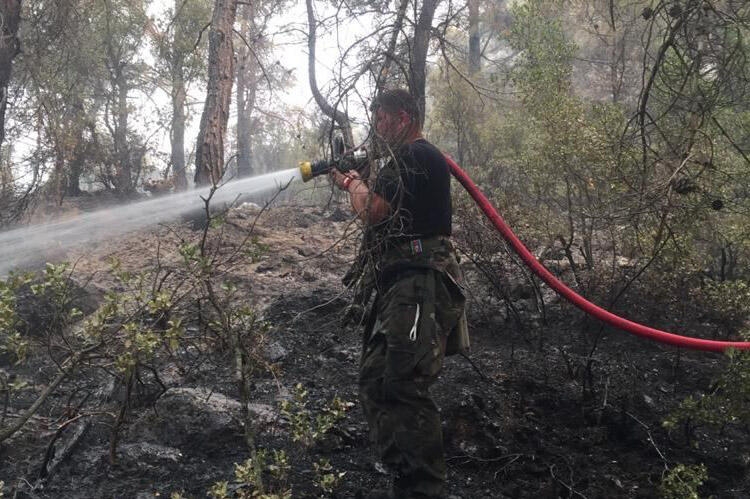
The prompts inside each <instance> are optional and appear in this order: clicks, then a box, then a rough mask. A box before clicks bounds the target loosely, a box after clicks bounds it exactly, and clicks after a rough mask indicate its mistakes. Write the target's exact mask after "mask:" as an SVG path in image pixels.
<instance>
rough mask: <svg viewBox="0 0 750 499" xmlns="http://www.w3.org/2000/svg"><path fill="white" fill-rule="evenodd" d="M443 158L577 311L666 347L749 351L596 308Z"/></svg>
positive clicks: (530, 264)
mask: <svg viewBox="0 0 750 499" xmlns="http://www.w3.org/2000/svg"><path fill="white" fill-rule="evenodd" d="M445 159H446V160H447V161H448V165H449V166H450V169H451V173H452V174H453V176H454V177H455V178H456V180H458V181H459V182H460V183H461V185H463V186H464V189H466V191H467V192H468V193H469V194H470V195H471V197H472V198H473V199H474V201H475V202H476V203H477V206H479V208H480V209H481V210H482V211H483V212H484V214H485V215H487V218H489V220H490V221H491V222H492V224H493V225H494V226H495V228H496V229H497V230H498V232H500V234H501V235H502V236H503V238H505V240H506V241H507V242H508V243H509V244H510V246H511V248H513V250H514V251H515V252H516V253H517V254H518V256H520V257H521V259H522V260H523V261H524V263H525V264H526V265H527V266H528V267H529V268H530V269H531V270H532V271H534V273H535V274H536V275H538V276H539V277H540V278H541V279H542V280H543V281H544V282H546V283H547V284H548V285H549V287H551V288H552V289H554V290H555V291H556V292H557V293H558V294H560V295H561V296H562V297H563V298H565V299H566V300H568V301H569V302H571V303H572V304H573V305H575V306H576V307H578V308H580V309H581V310H583V311H584V312H586V313H587V314H589V315H591V316H593V317H596V318H597V319H599V320H601V321H604V322H605V323H607V324H609V325H611V326H614V327H616V328H618V329H622V330H623V331H627V332H629V333H632V334H635V335H638V336H642V337H644V338H648V339H651V340H655V341H658V342H661V343H666V344H668V345H674V346H678V347H684V348H690V349H693V350H703V351H707V352H723V351H725V350H727V349H729V348H737V349H742V350H750V342H743V341H716V340H704V339H700V338H690V337H687V336H680V335H679V334H674V333H667V332H665V331H660V330H658V329H654V328H652V327H648V326H644V325H643V324H638V323H637V322H633V321H629V320H627V319H623V318H622V317H620V316H618V315H615V314H613V313H611V312H608V311H607V310H604V309H603V308H601V307H600V306H598V305H595V304H593V303H591V302H590V301H588V300H586V299H585V298H583V297H582V296H581V295H579V294H577V293H576V292H575V291H573V290H572V289H570V288H569V287H568V286H566V285H565V284H563V282H562V281H560V280H559V279H558V278H557V277H555V276H554V275H553V274H552V273H551V272H550V271H549V270H547V269H546V268H545V267H544V265H542V264H541V263H539V262H538V261H537V259H536V258H534V255H532V254H531V252H530V251H529V250H528V249H527V248H526V246H524V245H523V243H522V242H521V240H520V239H518V236H516V235H515V234H514V233H513V231H512V230H511V229H510V227H509V226H508V224H506V223H505V221H504V220H503V218H502V217H501V216H500V214H499V213H498V212H497V210H496V209H495V207H494V206H492V203H490V201H489V200H488V199H487V197H486V196H485V195H484V194H483V193H482V191H480V190H479V188H478V187H477V186H476V184H474V182H473V181H472V180H471V178H469V176H468V175H467V174H466V172H464V171H463V170H462V169H461V167H460V166H458V164H456V162H455V161H453V159H451V158H450V157H448V156H446V157H445Z"/></svg>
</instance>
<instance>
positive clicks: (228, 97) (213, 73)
mask: <svg viewBox="0 0 750 499" xmlns="http://www.w3.org/2000/svg"><path fill="white" fill-rule="evenodd" d="M236 15H237V0H216V2H215V4H214V12H213V18H212V19H211V30H210V32H209V35H208V88H207V91H206V104H205V107H204V108H203V116H201V125H200V131H199V132H198V143H197V146H196V150H195V182H196V183H197V184H198V185H207V184H213V185H217V184H218V183H219V181H220V180H221V177H222V175H223V174H224V137H225V135H226V131H227V122H228V121H229V105H230V104H231V102H232V84H233V81H234V46H233V43H232V30H233V27H234V20H235V17H236Z"/></svg>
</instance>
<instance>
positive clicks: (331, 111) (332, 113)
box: [305, 0, 433, 147]
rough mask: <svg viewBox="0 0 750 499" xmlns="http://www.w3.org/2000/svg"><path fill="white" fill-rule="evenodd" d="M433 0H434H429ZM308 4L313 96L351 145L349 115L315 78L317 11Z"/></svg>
mask: <svg viewBox="0 0 750 499" xmlns="http://www.w3.org/2000/svg"><path fill="white" fill-rule="evenodd" d="M428 1H433V0H428ZM305 3H306V5H307V27H308V32H307V73H308V79H309V82H310V91H311V92H312V94H313V98H315V102H316V103H317V104H318V107H319V108H320V110H321V111H323V114H325V115H326V116H328V117H329V118H331V119H332V120H333V121H335V122H336V123H337V124H338V126H339V127H341V131H342V132H343V134H344V140H345V141H346V143H347V145H349V146H350V147H351V146H352V145H353V144H354V138H353V134H352V127H351V124H350V123H349V117H348V116H346V114H344V113H343V112H341V110H340V109H338V107H333V106H331V105H330V104H329V103H328V101H327V100H326V98H325V97H323V94H321V93H320V90H319V89H318V83H317V81H316V78H315V43H316V41H317V40H316V36H317V35H316V30H317V20H316V19H315V13H314V12H313V6H312V0H306V1H305Z"/></svg>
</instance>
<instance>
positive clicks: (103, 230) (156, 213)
mask: <svg viewBox="0 0 750 499" xmlns="http://www.w3.org/2000/svg"><path fill="white" fill-rule="evenodd" d="M295 178H299V168H291V169H289V170H284V171H280V172H273V173H268V174H265V175H259V176H256V177H250V178H244V179H240V180H234V181H230V182H227V183H226V184H224V185H222V186H221V187H220V188H219V189H218V190H217V191H216V192H215V193H214V195H213V197H212V198H211V204H212V205H213V206H216V205H218V204H221V203H228V202H232V201H234V200H236V199H237V197H238V196H241V195H242V196H244V195H258V194H262V193H264V192H269V191H273V190H276V189H278V188H280V187H282V186H284V185H286V184H287V183H288V182H289V181H291V180H292V179H295ZM209 191H210V190H209V189H208V188H198V189H192V190H190V191H186V192H181V193H177V194H172V195H167V196H163V197H158V198H155V199H149V200H146V201H140V202H135V203H131V204H126V205H120V206H114V207H112V208H107V209H103V210H99V211H95V212H92V213H86V214H84V215H81V216H79V217H76V218H74V219H71V220H65V221H60V222H51V223H45V224H37V225H31V226H28V227H22V228H18V229H13V230H9V231H6V232H0V276H5V275H7V274H8V272H10V271H12V270H14V269H17V268H20V267H23V266H25V265H28V264H29V263H32V262H38V261H39V260H40V259H43V258H44V255H45V254H46V253H47V252H48V251H49V250H51V249H55V250H64V249H67V248H70V247H73V246H82V247H85V246H86V244H87V243H91V242H94V241H99V240H102V239H105V238H108V237H112V236H117V235H121V234H124V233H126V232H130V231H134V230H137V229H142V228H144V227H148V226H151V225H155V224H158V223H161V222H168V221H170V220H175V219H176V218H177V217H179V216H180V215H181V214H183V213H187V212H191V211H195V210H200V209H202V208H203V207H204V206H205V205H204V202H203V200H202V199H201V197H203V198H206V197H208V195H209Z"/></svg>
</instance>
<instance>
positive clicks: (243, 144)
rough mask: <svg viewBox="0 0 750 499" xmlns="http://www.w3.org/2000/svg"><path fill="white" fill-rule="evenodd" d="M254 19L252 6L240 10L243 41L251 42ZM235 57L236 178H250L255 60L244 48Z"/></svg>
mask: <svg viewBox="0 0 750 499" xmlns="http://www.w3.org/2000/svg"><path fill="white" fill-rule="evenodd" d="M254 17H255V9H254V4H252V3H251V4H250V5H246V6H244V8H243V9H242V28H241V32H242V35H243V37H244V38H245V40H248V41H249V40H252V39H253V37H252V36H250V35H251V34H254V33H252V28H251V26H252V21H253V18H254ZM238 52H239V53H238V55H237V176H238V177H250V176H252V174H253V166H252V145H251V138H252V130H251V128H250V122H251V118H252V113H253V108H254V107H255V92H256V88H257V85H258V82H257V79H256V68H257V64H256V60H255V56H254V55H253V54H252V52H251V51H250V49H249V48H248V47H246V46H245V44H244V42H243V45H242V49H241V50H239V51H238Z"/></svg>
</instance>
